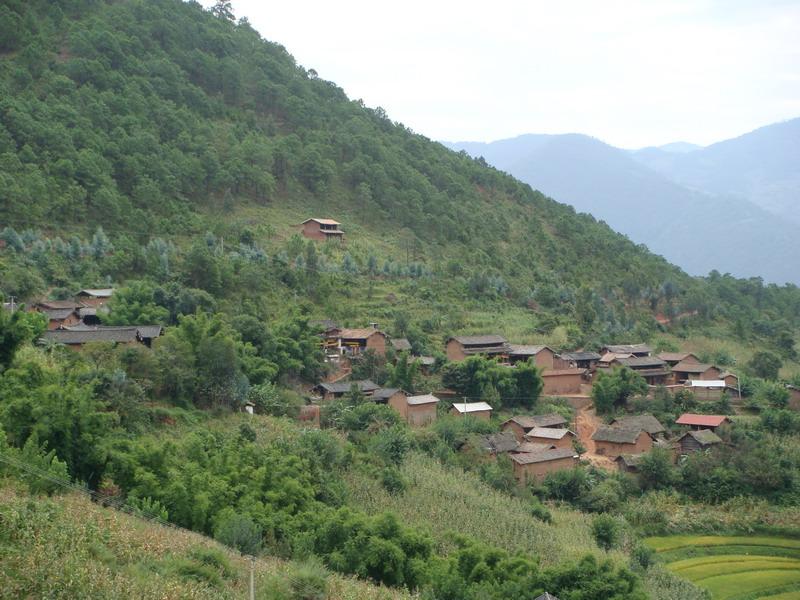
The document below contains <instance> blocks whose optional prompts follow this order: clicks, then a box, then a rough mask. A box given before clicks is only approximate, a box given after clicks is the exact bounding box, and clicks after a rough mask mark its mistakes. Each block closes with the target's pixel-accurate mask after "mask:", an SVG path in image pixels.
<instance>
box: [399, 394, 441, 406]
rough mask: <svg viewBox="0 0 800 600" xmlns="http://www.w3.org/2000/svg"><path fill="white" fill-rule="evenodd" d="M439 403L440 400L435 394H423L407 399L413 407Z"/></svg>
mask: <svg viewBox="0 0 800 600" xmlns="http://www.w3.org/2000/svg"><path fill="white" fill-rule="evenodd" d="M438 401H439V399H438V398H437V397H436V396H434V395H433V394H422V395H421V396H409V397H408V398H406V402H407V403H408V404H409V405H411V406H414V405H416V404H433V403H435V402H438Z"/></svg>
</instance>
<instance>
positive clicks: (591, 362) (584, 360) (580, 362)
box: [561, 351, 600, 371]
mask: <svg viewBox="0 0 800 600" xmlns="http://www.w3.org/2000/svg"><path fill="white" fill-rule="evenodd" d="M561 360H563V361H565V362H566V363H567V364H568V365H569V368H572V369H589V370H590V371H593V370H594V369H595V368H596V367H597V363H598V362H599V361H600V355H599V354H598V353H597V352H585V351H578V352H562V353H561Z"/></svg>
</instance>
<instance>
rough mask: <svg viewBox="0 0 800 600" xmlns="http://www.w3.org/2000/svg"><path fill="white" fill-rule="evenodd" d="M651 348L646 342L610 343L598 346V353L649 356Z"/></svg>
mask: <svg viewBox="0 0 800 600" xmlns="http://www.w3.org/2000/svg"><path fill="white" fill-rule="evenodd" d="M652 351H653V349H652V348H651V347H650V346H648V345H647V344H610V345H608V346H603V347H602V348H600V354H606V353H609V352H610V353H612V354H630V355H631V356H638V357H643V356H650V353H651V352H652Z"/></svg>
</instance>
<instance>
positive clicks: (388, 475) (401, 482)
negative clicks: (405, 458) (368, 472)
mask: <svg viewBox="0 0 800 600" xmlns="http://www.w3.org/2000/svg"><path fill="white" fill-rule="evenodd" d="M381 485H382V486H383V489H385V490H386V491H387V492H389V493H390V494H401V493H403V492H404V491H406V487H407V484H406V480H405V479H403V475H402V474H401V473H400V469H398V468H397V467H386V468H385V469H383V471H381Z"/></svg>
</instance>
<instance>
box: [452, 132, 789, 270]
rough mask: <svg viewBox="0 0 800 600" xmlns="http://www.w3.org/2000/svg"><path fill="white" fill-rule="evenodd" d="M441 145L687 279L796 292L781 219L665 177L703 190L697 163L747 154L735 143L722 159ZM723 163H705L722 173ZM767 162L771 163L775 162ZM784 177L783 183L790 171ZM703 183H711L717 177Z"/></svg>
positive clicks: (525, 143) (583, 144) (700, 153)
mask: <svg viewBox="0 0 800 600" xmlns="http://www.w3.org/2000/svg"><path fill="white" fill-rule="evenodd" d="M798 122H800V120H798ZM759 131H760V130H759ZM754 133H756V132H754ZM748 135H753V134H748ZM743 137H746V136H743ZM741 139H742V138H737V140H741ZM732 141H735V140H732ZM445 145H447V146H448V147H450V148H452V149H455V150H464V151H466V152H467V153H468V154H471V155H473V156H483V157H484V159H485V160H486V161H487V162H488V163H490V164H492V165H494V166H495V167H497V168H498V169H501V170H503V171H506V172H508V173H510V174H511V175H514V176H515V177H517V178H519V179H521V180H522V181H525V182H526V183H529V184H530V185H532V186H533V187H535V188H537V189H539V190H541V191H542V192H543V193H545V194H547V195H549V196H551V197H553V198H555V199H557V200H558V201H560V202H566V203H568V204H571V205H573V206H574V207H575V208H576V209H577V210H579V211H581V212H587V213H591V214H592V215H594V216H595V217H596V218H598V219H602V220H603V221H605V222H606V223H608V224H609V225H610V226H611V227H613V228H614V229H616V230H617V231H620V232H622V233H624V234H626V235H628V236H629V237H630V238H631V239H632V240H633V241H635V242H638V243H642V244H646V245H647V246H648V247H649V248H650V249H651V250H653V251H654V252H656V253H658V254H661V255H663V256H664V257H665V258H667V259H668V260H670V261H671V262H674V263H676V264H678V265H679V266H681V267H682V268H684V269H685V270H687V271H688V272H689V273H691V274H694V275H705V274H707V273H708V272H710V271H711V270H713V269H716V270H718V271H722V272H730V273H732V274H734V275H737V276H740V277H752V276H760V277H763V278H764V279H765V280H767V281H770V282H775V283H786V282H791V283H796V284H797V283H800V243H798V242H797V240H796V237H797V236H796V231H795V227H794V226H793V225H792V224H791V223H788V222H787V221H786V219H785V218H782V217H781V216H778V215H776V214H774V213H771V212H769V211H768V210H766V209H765V208H764V207H763V206H760V205H758V204H756V203H754V202H750V201H749V200H748V199H746V198H745V197H744V196H743V195H742V194H736V193H733V191H732V190H731V189H729V190H728V191H727V193H724V192H723V191H722V190H721V186H716V188H715V189H712V190H709V191H707V190H706V189H705V188H704V186H702V185H687V184H683V183H681V182H679V181H676V179H677V178H678V176H677V175H676V176H674V177H673V176H671V175H670V173H673V172H680V173H685V174H686V175H685V177H686V178H687V179H690V178H691V176H692V175H693V176H694V178H693V179H692V180H693V181H698V182H699V183H702V180H701V177H700V175H699V174H701V173H702V169H701V166H702V164H703V161H704V160H707V159H704V158H703V157H706V156H711V157H712V158H715V157H722V158H727V157H731V156H740V155H746V154H747V153H746V152H745V151H744V150H741V149H738V148H737V145H736V144H735V145H734V147H733V149H730V148H729V147H728V146H727V145H726V142H722V143H721V146H722V150H720V149H719V146H720V144H715V145H713V146H709V147H708V148H697V149H695V150H689V145H687V144H685V143H677V144H672V145H669V144H668V145H667V146H669V147H671V150H664V149H662V148H657V147H650V148H644V149H642V150H638V151H635V152H629V151H625V150H621V149H619V148H615V147H612V146H609V145H608V144H605V143H603V142H601V141H600V140H597V139H594V138H591V137H589V136H585V135H581V134H563V135H544V134H542V135H537V134H527V135H521V136H518V137H515V138H511V139H506V140H499V141H496V142H491V143H481V142H455V143H445ZM687 150H688V151H687ZM697 157H699V159H698V158H697ZM722 158H719V159H718V160H716V162H714V163H713V164H714V165H721V164H723V162H724V161H723V160H722ZM729 162H730V160H729ZM765 162H769V164H776V163H778V164H779V161H778V160H776V159H770V160H769V161H766V160H765ZM721 169H722V167H718V168H717V170H716V171H715V173H716V172H718V171H720V170H721ZM776 171H777V169H773V170H772V171H770V172H776ZM783 172H784V173H786V172H788V173H789V174H791V173H790V172H791V170H790V169H788V170H784V171H783ZM708 179H709V181H710V182H711V183H717V182H718V181H719V179H720V177H719V176H716V177H715V178H711V177H710V176H709V178H708ZM743 179H744V178H740V180H743ZM790 179H791V178H788V179H787V178H784V181H787V180H790ZM799 183H800V182H799ZM705 187H706V188H713V187H714V186H712V185H711V184H708V185H706V186H705ZM729 187H730V186H729ZM742 188H743V186H739V187H738V188H736V189H742ZM796 189H800V185H798V186H797V187H796Z"/></svg>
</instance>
